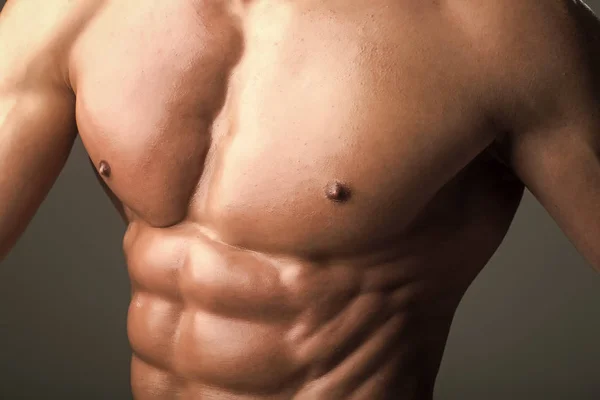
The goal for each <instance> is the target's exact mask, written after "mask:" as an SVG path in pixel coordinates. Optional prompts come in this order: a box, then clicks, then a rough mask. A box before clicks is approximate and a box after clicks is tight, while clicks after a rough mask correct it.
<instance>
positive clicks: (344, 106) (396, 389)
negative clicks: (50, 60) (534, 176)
mask: <svg viewBox="0 0 600 400" xmlns="http://www.w3.org/2000/svg"><path fill="white" fill-rule="evenodd" d="M508 3H510V2H508ZM555 3H556V4H554V3H553V4H552V6H551V7H550V8H552V9H553V10H554V11H558V12H555V13H554V14H551V15H553V16H554V17H556V19H557V20H560V18H562V17H560V13H561V12H562V11H561V10H562V7H563V6H564V4H565V2H560V1H557V2H555ZM493 4H496V3H495V2H489V7H492V6H493ZM514 4H520V3H519V2H514ZM522 4H526V5H524V6H522V9H520V12H515V13H514V15H512V14H511V13H510V11H508V12H507V11H506V10H510V5H509V4H506V5H504V8H503V10H504V11H503V14H502V15H501V16H499V17H498V18H495V17H493V18H489V15H492V16H495V15H497V14H496V13H495V12H491V11H489V10H486V7H488V2H478V1H468V0H465V1H447V2H446V1H441V2H439V1H409V0H400V1H398V0H376V1H368V2H365V1H359V0H344V1H341V0H339V1H334V0H327V1H278V2H275V1H267V0H254V1H245V2H242V1H233V0H232V1H225V0H212V1H209V0H206V1H201V0H177V1H154V2H151V1H143V0H131V1H126V2H122V1H91V0H90V1H86V2H81V3H77V7H79V10H78V11H77V12H71V17H69V18H70V19H69V21H70V22H69V21H67V22H65V23H64V26H62V25H61V26H60V27H57V28H56V29H55V32H56V35H57V36H58V35H64V36H69V37H72V38H74V39H73V40H72V41H71V42H69V43H68V45H67V44H65V43H67V42H68V41H65V40H59V41H57V43H58V44H57V45H56V46H57V48H58V49H59V50H56V51H55V52H57V53H61V54H63V55H65V54H66V55H67V59H68V62H67V65H68V68H66V69H65V70H68V76H66V77H65V81H68V82H69V85H70V87H71V88H72V91H73V93H74V94H75V97H74V99H75V106H76V108H75V109H76V115H75V116H76V121H77V128H78V131H79V134H80V136H81V139H82V141H83V143H84V145H85V147H86V149H87V151H88V153H89V155H90V158H91V160H92V163H93V164H94V166H95V168H96V169H97V172H98V175H99V178H100V179H101V180H102V181H103V184H104V185H105V188H106V189H107V191H108V192H109V194H110V195H111V197H113V199H114V201H115V203H116V205H117V207H119V208H121V210H122V212H123V215H124V217H125V219H126V220H127V221H128V224H129V227H128V230H127V233H126V235H125V238H124V250H125V254H126V258H127V263H128V267H129V271H130V276H131V280H132V302H131V306H130V312H129V321H128V331H129V332H128V333H129V338H130V341H131V345H132V349H133V352H134V356H133V360H132V386H133V393H134V396H135V398H136V399H140V400H145V399H161V400H162V399H204V398H206V399H208V398H211V399H212V398H215V399H244V400H246V399H277V400H279V399H282V400H283V399H296V400H303V399H307V400H309V399H324V400H336V399H339V400H345V399H352V400H359V399H406V400H417V399H418V400H425V399H430V398H431V396H432V393H433V384H434V380H435V376H436V373H437V370H438V367H439V363H440V360H441V357H442V353H443V348H444V344H445V341H446V338H447V334H448V329H449V326H450V323H451V320H452V317H453V314H454V311H455V309H456V307H457V305H458V303H459V301H460V299H461V297H462V295H463V294H464V292H465V290H466V289H467V287H468V285H469V284H470V282H471V281H472V280H473V279H474V277H475V276H476V275H477V273H478V272H479V271H480V269H481V268H482V267H483V266H484V265H485V263H486V262H487V261H488V259H489V258H490V257H491V255H492V254H493V252H494V251H495V250H496V248H497V247H498V245H499V243H500V241H501V240H502V238H503V236H504V234H505V233H506V230H507V229H508V226H509V224H510V221H511V219H512V217H513V215H514V212H515V210H516V208H517V205H518V202H519V200H520V197H521V194H522V184H521V183H520V182H519V181H518V180H516V179H514V178H513V177H512V175H511V173H510V172H509V169H508V168H506V167H505V166H504V165H503V164H501V163H500V162H499V161H498V160H497V159H496V157H494V156H492V155H491V154H492V153H494V154H497V153H498V152H497V151H494V152H492V151H489V149H490V148H491V147H494V148H496V149H500V150H501V148H502V146H501V145H500V146H498V143H499V142H501V140H498V139H501V138H502V137H503V134H504V132H503V131H504V128H505V127H504V125H503V123H504V120H503V119H502V118H500V117H501V116H505V117H506V120H511V119H513V117H514V116H515V115H520V113H521V111H520V110H517V107H516V106H514V105H513V104H512V103H511V104H508V103H505V102H503V100H504V97H503V96H500V95H495V94H494V93H493V92H494V91H493V88H496V87H499V86H500V85H499V82H502V81H503V79H507V78H506V77H505V76H504V75H505V74H504V71H503V70H502V68H500V67H498V68H497V69H494V68H493V67H492V68H491V69H490V67H489V64H490V63H489V62H484V61H485V58H486V57H487V56H489V57H493V56H494V55H495V54H496V53H497V52H498V51H499V50H498V49H502V48H503V46H505V47H506V48H511V46H514V47H515V48H516V49H517V50H516V52H517V53H518V52H519V51H521V52H526V51H528V47H526V46H523V47H522V48H521V47H519V42H518V41H517V40H516V37H518V34H514V35H508V37H509V39H507V43H502V44H501V45H499V46H498V48H496V47H493V46H490V47H489V48H488V47H486V45H485V43H488V42H489V43H500V42H502V37H504V32H502V31H501V29H498V28H497V26H505V25H506V23H505V21H506V20H513V19H514V21H515V22H514V23H513V25H514V27H515V28H517V27H521V26H524V24H525V23H527V22H531V21H529V18H528V17H529V16H531V15H535V13H536V11H537V8H536V7H537V6H536V5H535V2H527V3H525V2H524V3H522ZM69 7H75V6H72V5H71V6H69ZM480 14H481V15H486V16H487V17H486V18H483V22H482V19H481V18H478V16H479V15H480ZM557 15H558V16H557ZM532 23H534V24H535V23H536V22H535V21H533V22H532ZM540 25H541V23H540ZM542 30H543V29H542ZM488 37H489V38H491V39H490V40H489V41H486V40H484V41H483V43H484V45H482V46H480V47H477V46H474V43H480V39H481V38H488ZM533 41H535V39H532V40H530V42H533ZM534 44H535V43H534ZM532 45H533V44H532V43H528V46H532ZM60 46H63V47H60ZM63 48H64V49H66V50H64V51H63ZM497 50H498V51H497ZM53 54H54V53H53ZM519 55H520V56H522V54H519ZM480 65H485V68H487V70H486V72H481V71H480ZM519 66H520V65H519ZM522 67H523V68H524V69H526V68H528V67H529V65H528V64H526V63H524V64H523V65H522ZM481 69H484V67H483V66H482V67H481ZM516 70H519V68H516ZM506 75H507V76H508V72H507V73H506ZM488 77H489V80H488ZM514 94H515V96H517V95H519V96H520V93H517V92H514ZM504 95H506V94H504ZM521 97H525V98H527V96H520V97H519V98H521ZM515 104H516V103H515ZM523 104H525V103H523ZM532 108H533V107H532ZM503 111H506V113H505V114H503V115H501V114H502V112H503ZM513 114H514V115H513ZM57 118H58V117H57ZM515 119H516V117H515ZM53 168H54V167H53ZM9 182H10V181H9ZM9 200H10V199H9ZM9 222H10V221H9ZM9 234H10V232H9ZM0 250H1V249H0Z"/></svg>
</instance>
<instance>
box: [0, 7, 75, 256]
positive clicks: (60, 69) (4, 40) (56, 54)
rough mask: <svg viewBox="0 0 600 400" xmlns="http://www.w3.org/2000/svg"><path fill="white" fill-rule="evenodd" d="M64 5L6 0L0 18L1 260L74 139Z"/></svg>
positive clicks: (64, 160)
mask: <svg viewBox="0 0 600 400" xmlns="http://www.w3.org/2000/svg"><path fill="white" fill-rule="evenodd" d="M68 3H70V2H69V1H67V0H57V1H44V0H11V1H9V2H8V4H7V5H6V7H5V9H4V10H3V11H2V13H1V14H0V259H2V257H3V256H4V255H5V254H6V253H7V252H8V250H9V248H10V247H11V246H12V245H13V244H14V242H15V241H16V239H17V237H18V236H19V234H20V233H21V232H22V231H23V230H24V229H25V226H26V225H27V223H28V222H29V220H30V219H31V218H32V216H33V214H34V213H35V211H36V209H37V207H38V206H39V205H40V203H41V202H42V200H43V199H44V197H45V196H46V194H47V192H48V191H49V190H50V187H51V186H52V184H53V182H54V181H55V179H56V177H57V176H58V174H59V172H60V170H61V169H62V167H63V166H64V164H65V162H66V159H67V157H68V154H69V151H70V149H71V147H72V144H73V141H74V139H75V136H76V124H75V110H74V109H75V102H74V95H73V92H72V90H71V89H70V87H69V84H68V78H67V77H68V69H67V54H68V47H69V27H70V23H69V22H68V21H67V19H68V16H69V15H71V16H72V13H69V12H68V10H67V8H68V7H69V4H68ZM65 15H66V16H67V17H65Z"/></svg>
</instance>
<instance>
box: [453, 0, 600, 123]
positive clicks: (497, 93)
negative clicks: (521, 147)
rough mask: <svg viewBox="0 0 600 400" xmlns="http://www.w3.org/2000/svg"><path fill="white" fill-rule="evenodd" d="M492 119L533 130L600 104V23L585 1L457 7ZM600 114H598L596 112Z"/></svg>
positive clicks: (505, 1)
mask: <svg viewBox="0 0 600 400" xmlns="http://www.w3.org/2000/svg"><path fill="white" fill-rule="evenodd" d="M450 3H452V4H454V6H453V7H450V9H452V8H454V11H453V14H454V15H456V17H454V18H455V20H456V21H457V22H459V26H460V29H461V32H462V33H463V34H464V35H465V36H467V37H468V43H469V44H470V46H469V52H470V56H469V57H471V59H472V61H473V62H472V63H471V66H472V67H471V69H472V74H473V76H475V77H477V78H478V79H476V80H475V81H476V82H478V83H479V84H480V85H481V86H482V87H483V90H482V91H483V92H485V93H486V96H487V98H486V99H487V100H488V101H489V103H488V104H489V105H490V113H491V114H492V118H493V119H494V120H495V122H497V123H498V124H500V125H502V126H501V129H503V130H505V131H513V130H514V131H531V130H536V129H538V128H540V127H541V126H543V125H547V126H550V125H552V124H564V123H565V121H566V120H567V119H569V118H570V119H574V118H590V116H591V115H594V114H597V108H598V104H600V22H599V20H598V18H597V17H596V16H595V15H594V13H593V12H592V10H591V9H590V8H589V7H588V6H587V5H586V4H585V3H583V2H582V1H580V0H548V1H539V0H500V1H485V0H450ZM594 110H596V111H594Z"/></svg>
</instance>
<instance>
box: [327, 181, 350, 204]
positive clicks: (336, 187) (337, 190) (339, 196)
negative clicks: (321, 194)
mask: <svg viewBox="0 0 600 400" xmlns="http://www.w3.org/2000/svg"><path fill="white" fill-rule="evenodd" d="M350 194H351V192H350V188H349V187H348V186H346V185H344V184H343V183H340V182H337V181H334V182H330V183H328V184H327V186H326V187H325V195H326V196H327V198H328V199H329V200H333V201H337V202H340V203H341V202H345V201H347V200H348V199H350Z"/></svg>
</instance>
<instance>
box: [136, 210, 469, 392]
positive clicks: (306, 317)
mask: <svg viewBox="0 0 600 400" xmlns="http://www.w3.org/2000/svg"><path fill="white" fill-rule="evenodd" d="M211 236H212V235H210V234H209V233H208V232H207V231H205V230H203V229H202V227H201V226H199V225H197V224H195V223H192V222H184V223H181V224H179V225H176V226H173V227H170V228H152V227H150V226H148V225H145V224H144V223H141V222H133V223H131V224H130V227H129V229H128V231H127V233H126V236H125V240H124V248H125V253H126V256H127V262H128V266H129V272H130V277H131V280H132V285H133V297H132V301H131V305H130V308H129V318H128V334H129V339H130V342H131V346H132V349H133V352H134V356H133V361H132V387H133V392H134V396H135V398H136V399H142V400H143V399H171V398H173V399H175V398H177V399H180V398H181V399H204V398H216V399H298V400H302V399H328V400H335V399H363V398H364V399H387V398H399V397H398V396H399V395H403V396H404V397H402V398H404V399H428V398H430V397H431V396H432V388H433V381H434V379H435V375H436V373H437V369H438V366H439V362H440V359H441V355H442V351H443V346H444V343H445V340H446V336H447V333H448V329H449V325H450V322H451V319H452V315H453V313H454V310H455V307H456V305H457V303H458V301H459V300H460V297H461V295H462V293H463V292H464V288H465V287H466V285H467V284H468V283H466V282H467V281H469V280H470V279H471V278H467V277H464V276H463V278H457V277H456V276H454V277H451V278H450V279H448V273H450V272H452V268H450V267H449V266H448V265H445V264H442V263H441V260H440V259H439V257H440V255H439V254H438V255H437V256H436V258H438V259H437V260H435V259H433V256H432V255H431V252H430V251H429V252H428V254H429V255H425V254H406V251H405V250H404V252H403V253H402V254H400V251H399V250H395V249H402V248H405V246H394V249H387V250H384V251H378V252H377V254H368V255H356V257H355V258H347V257H346V258H345V259H344V260H341V259H340V260H336V259H334V258H333V257H332V258H326V257H322V258H319V259H314V260H306V259H305V260H302V259H299V258H297V257H293V256H279V255H278V256H274V255H267V254H262V253H257V252H254V251H251V250H246V249H240V248H236V247H232V246H229V245H227V244H225V243H222V242H220V241H218V240H216V239H215V238H211ZM410 247H411V248H422V246H420V245H418V243H410ZM439 247H440V246H438V248H439ZM441 247H442V248H440V250H443V247H444V246H443V245H442V246H441ZM436 265H438V266H436ZM442 265H443V266H442ZM444 271H446V272H447V273H444ZM441 282H445V283H444V286H442V285H441ZM449 282H455V284H452V283H449Z"/></svg>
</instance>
